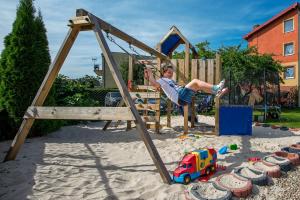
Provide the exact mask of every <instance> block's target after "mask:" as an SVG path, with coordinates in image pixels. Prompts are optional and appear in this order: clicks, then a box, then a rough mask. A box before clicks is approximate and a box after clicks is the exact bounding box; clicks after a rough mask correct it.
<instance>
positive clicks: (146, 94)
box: [130, 92, 160, 99]
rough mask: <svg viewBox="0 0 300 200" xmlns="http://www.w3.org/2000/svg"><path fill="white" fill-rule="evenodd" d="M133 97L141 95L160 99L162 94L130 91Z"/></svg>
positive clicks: (143, 97) (145, 97) (142, 97)
mask: <svg viewBox="0 0 300 200" xmlns="http://www.w3.org/2000/svg"><path fill="white" fill-rule="evenodd" d="M130 96H131V98H138V97H137V96H140V97H141V99H159V98H160V95H159V93H158V92H130Z"/></svg>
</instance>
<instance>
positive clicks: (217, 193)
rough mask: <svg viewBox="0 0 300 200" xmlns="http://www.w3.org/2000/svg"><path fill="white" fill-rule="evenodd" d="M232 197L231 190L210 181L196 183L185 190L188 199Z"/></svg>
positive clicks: (216, 199)
mask: <svg viewBox="0 0 300 200" xmlns="http://www.w3.org/2000/svg"><path fill="white" fill-rule="evenodd" d="M231 197H232V193H231V191H229V190H226V189H223V188H218V187H217V186H216V184H215V183H214V182H210V181H208V182H199V183H195V184H193V185H192V187H190V188H189V189H188V190H187V191H186V192H185V198H186V199H187V200H229V199H231Z"/></svg>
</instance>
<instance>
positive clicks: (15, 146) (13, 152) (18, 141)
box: [4, 27, 80, 161]
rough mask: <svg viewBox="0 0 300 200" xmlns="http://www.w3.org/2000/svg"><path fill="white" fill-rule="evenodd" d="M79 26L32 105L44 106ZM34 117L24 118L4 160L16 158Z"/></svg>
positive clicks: (59, 55) (55, 62)
mask: <svg viewBox="0 0 300 200" xmlns="http://www.w3.org/2000/svg"><path fill="white" fill-rule="evenodd" d="M79 30H80V29H79V27H74V28H70V30H69V32H68V34H67V36H66V38H65V40H64V42H63V44H62V46H61V47H60V49H59V51H58V53H57V55H56V57H55V59H54V60H53V62H52V64H51V65H50V67H49V70H48V72H47V74H46V76H45V78H44V80H43V82H42V84H41V86H40V88H39V90H38V92H37V94H36V96H35V98H34V100H33V102H32V104H31V105H32V106H42V105H43V103H44V101H45V99H46V97H47V95H48V93H49V91H50V89H51V87H52V85H53V82H54V80H55V78H56V76H57V74H58V72H59V70H60V69H61V66H62V64H63V63H64V61H65V59H66V57H67V55H68V53H69V51H70V49H71V47H72V45H73V43H74V41H75V39H76V37H77V35H78V33H79ZM33 122H34V119H24V120H23V121H22V124H21V126H20V128H19V130H18V132H17V134H16V136H15V138H14V140H13V142H12V144H11V146H10V148H9V150H8V152H7V154H6V156H5V158H4V161H8V160H14V159H15V158H16V156H17V154H18V152H19V150H20V148H21V146H22V144H23V143H24V141H25V139H26V137H27V135H28V133H29V130H30V128H31V127H32V125H33Z"/></svg>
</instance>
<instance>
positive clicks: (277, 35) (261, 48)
mask: <svg viewBox="0 0 300 200" xmlns="http://www.w3.org/2000/svg"><path fill="white" fill-rule="evenodd" d="M291 18H293V19H294V31H292V32H288V33H284V21H285V20H287V19H291ZM299 35H300V33H299V10H298V9H295V10H292V11H291V12H289V13H287V14H286V15H284V16H282V17H280V18H278V19H277V20H275V21H273V22H272V23H271V24H269V25H267V26H266V27H264V28H263V29H262V30H259V31H257V32H256V33H255V34H253V35H252V36H251V37H250V38H249V39H248V45H249V46H256V47H257V50H258V52H259V53H269V54H273V55H274V56H273V58H274V59H275V60H278V61H279V62H280V63H281V64H282V65H283V66H284V67H289V66H294V78H293V79H285V78H284V74H282V75H281V77H282V78H283V80H284V83H283V84H281V86H282V87H281V88H282V90H286V89H289V88H290V87H295V86H296V87H297V88H298V90H299V95H300V79H299V76H300V71H299V55H300V52H299ZM290 42H293V43H294V54H293V55H288V56H284V44H286V43H290ZM299 106H300V98H299Z"/></svg>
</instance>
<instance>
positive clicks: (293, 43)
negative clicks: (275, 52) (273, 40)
mask: <svg viewBox="0 0 300 200" xmlns="http://www.w3.org/2000/svg"><path fill="white" fill-rule="evenodd" d="M289 44H292V45H293V53H291V54H285V47H286V45H289ZM294 54H295V42H287V43H284V44H283V56H291V55H294Z"/></svg>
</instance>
